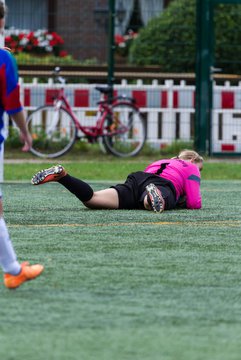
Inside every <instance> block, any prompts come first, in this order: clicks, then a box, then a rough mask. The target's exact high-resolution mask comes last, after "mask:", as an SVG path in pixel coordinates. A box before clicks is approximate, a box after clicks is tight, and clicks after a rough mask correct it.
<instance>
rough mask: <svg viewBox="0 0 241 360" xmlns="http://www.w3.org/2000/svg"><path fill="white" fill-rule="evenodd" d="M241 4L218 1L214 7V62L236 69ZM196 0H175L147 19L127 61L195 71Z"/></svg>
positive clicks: (225, 68)
mask: <svg viewBox="0 0 241 360" xmlns="http://www.w3.org/2000/svg"><path fill="white" fill-rule="evenodd" d="M240 23H241V5H218V6H216V7H215V11H214V28H215V35H216V36H215V37H214V38H215V44H214V54H215V56H214V57H215V59H216V61H215V66H218V67H221V68H222V69H223V72H225V73H233V72H234V73H239V72H240V68H241V66H240V60H241V30H240ZM195 60H196V0H174V1H172V2H171V3H170V5H169V6H168V8H167V9H165V10H164V11H163V12H162V13H161V14H160V15H159V16H157V17H155V18H153V19H152V20H150V22H149V23H148V24H147V26H146V27H145V28H142V29H141V30H140V33H139V36H138V37H137V38H136V40H135V41H134V42H133V44H132V46H131V48H130V53H129V62H130V63H131V64H136V65H158V66H160V69H161V71H164V72H195Z"/></svg>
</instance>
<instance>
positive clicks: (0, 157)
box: [0, 0, 5, 182]
mask: <svg viewBox="0 0 241 360" xmlns="http://www.w3.org/2000/svg"><path fill="white" fill-rule="evenodd" d="M2 2H3V3H5V1H4V0H2ZM3 46H4V34H3V33H2V32H1V31H0V47H3ZM3 171H4V143H2V145H1V148H0V182H3V179H4V176H3Z"/></svg>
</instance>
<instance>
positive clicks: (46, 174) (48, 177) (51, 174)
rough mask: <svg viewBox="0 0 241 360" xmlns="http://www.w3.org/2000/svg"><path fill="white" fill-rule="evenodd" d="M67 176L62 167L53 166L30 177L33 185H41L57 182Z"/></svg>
mask: <svg viewBox="0 0 241 360" xmlns="http://www.w3.org/2000/svg"><path fill="white" fill-rule="evenodd" d="M65 175H67V172H66V171H65V169H64V168H63V166H62V165H55V166H52V167H50V168H48V169H45V170H40V171H39V172H37V174H35V175H34V176H33V177H32V180H31V183H32V184H33V185H41V184H44V183H46V182H50V181H58V180H60V179H61V178H62V177H64V176H65Z"/></svg>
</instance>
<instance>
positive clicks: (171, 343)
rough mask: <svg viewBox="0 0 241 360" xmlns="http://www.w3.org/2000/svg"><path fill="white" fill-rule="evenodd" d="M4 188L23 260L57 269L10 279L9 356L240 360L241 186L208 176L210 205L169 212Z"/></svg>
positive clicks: (3, 312) (2, 326) (0, 318)
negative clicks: (13, 282) (14, 282)
mask: <svg viewBox="0 0 241 360" xmlns="http://www.w3.org/2000/svg"><path fill="white" fill-rule="evenodd" d="M113 183H115V182H113ZM109 185H110V184H109V183H108V184H105V183H103V182H102V183H94V184H93V187H94V188H95V189H96V190H97V189H101V188H104V187H106V186H109ZM1 187H2V190H3V193H4V208H5V219H6V222H7V224H8V228H9V232H10V234H11V238H12V241H13V243H14V247H15V249H16V252H17V254H18V257H19V260H20V261H23V260H29V261H31V262H32V263H33V262H40V263H43V264H44V266H45V272H44V273H43V275H42V276H41V277H40V278H38V279H36V280H35V281H32V282H30V283H26V284H24V285H23V286H21V287H20V288H19V289H17V290H13V291H10V290H7V289H5V288H4V286H3V284H2V283H1V284H0V359H3V360H15V359H16V360H18V359H25V360H30V359H31V360H32V359H35V360H52V359H56V360H72V359H73V360H89V359H90V360H92V359H93V360H94V359H95V360H127V359H128V360H129V359H130V360H142V359H143V360H197V359H200V360H204V359H205V360H227V359H228V360H233V359H235V360H236V359H237V360H238V359H240V344H241V321H240V320H241V286H240V284H241V265H240V250H241V240H240V230H241V213H240V198H241V181H208V180H204V181H203V182H202V194H203V208H202V209H201V210H195V211H192V210H175V211H166V212H164V213H163V214H161V215H157V214H154V213H152V212H148V211H125V210H122V211H119V210H114V211H108V210H105V211H102V210H88V209H85V208H84V207H83V205H82V204H81V203H80V202H79V201H78V200H77V199H76V198H75V197H74V196H73V195H71V194H70V193H68V192H67V190H65V189H64V188H62V187H61V185H59V184H53V183H52V184H46V185H42V186H38V187H34V186H31V185H30V184H8V183H5V184H3V185H1Z"/></svg>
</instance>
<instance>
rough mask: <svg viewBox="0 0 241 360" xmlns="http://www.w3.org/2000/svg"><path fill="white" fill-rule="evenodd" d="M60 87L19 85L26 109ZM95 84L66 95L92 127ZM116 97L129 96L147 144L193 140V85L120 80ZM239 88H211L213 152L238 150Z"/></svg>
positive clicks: (240, 141)
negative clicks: (141, 117) (141, 116)
mask: <svg viewBox="0 0 241 360" xmlns="http://www.w3.org/2000/svg"><path fill="white" fill-rule="evenodd" d="M60 86H61V85H56V84H53V82H52V79H50V80H49V83H48V84H38V83H37V81H35V82H34V83H32V84H25V83H23V82H22V85H21V89H22V99H23V103H24V105H25V108H26V110H32V109H34V108H36V107H37V106H39V105H42V104H44V103H52V99H53V97H54V95H55V93H56V89H58V87H60ZM95 86H96V84H67V85H65V93H66V95H67V97H68V99H69V101H70V104H71V105H72V107H73V109H74V110H75V111H76V113H77V116H78V117H80V119H81V122H82V123H83V124H89V125H90V124H94V122H95V117H94V116H91V115H89V114H90V113H91V112H89V110H95V109H96V102H97V101H98V100H99V92H98V91H97V90H95ZM115 95H126V96H132V97H134V98H135V99H136V102H137V104H138V106H139V107H140V108H141V111H142V112H143V113H144V116H146V119H147V141H148V142H150V143H153V144H154V143H155V144H156V145H157V146H160V147H164V146H165V145H167V144H170V143H171V142H173V141H174V140H177V139H178V140H183V141H190V140H191V139H192V138H193V133H192V132H193V127H194V113H195V86H191V85H186V84H185V82H184V81H181V83H180V84H179V85H174V82H173V81H172V80H167V81H165V83H164V84H163V85H159V84H156V83H155V81H154V82H153V84H152V85H144V84H143V83H142V81H140V80H139V81H138V83H137V85H129V84H127V83H126V81H123V82H122V84H121V85H116V86H115ZM239 113H240V114H241V86H231V85H230V84H229V83H228V82H227V83H226V84H225V85H224V86H216V85H214V92H213V119H212V125H211V131H212V146H213V152H239V151H240V148H241V115H240V117H239V115H238V114H239Z"/></svg>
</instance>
